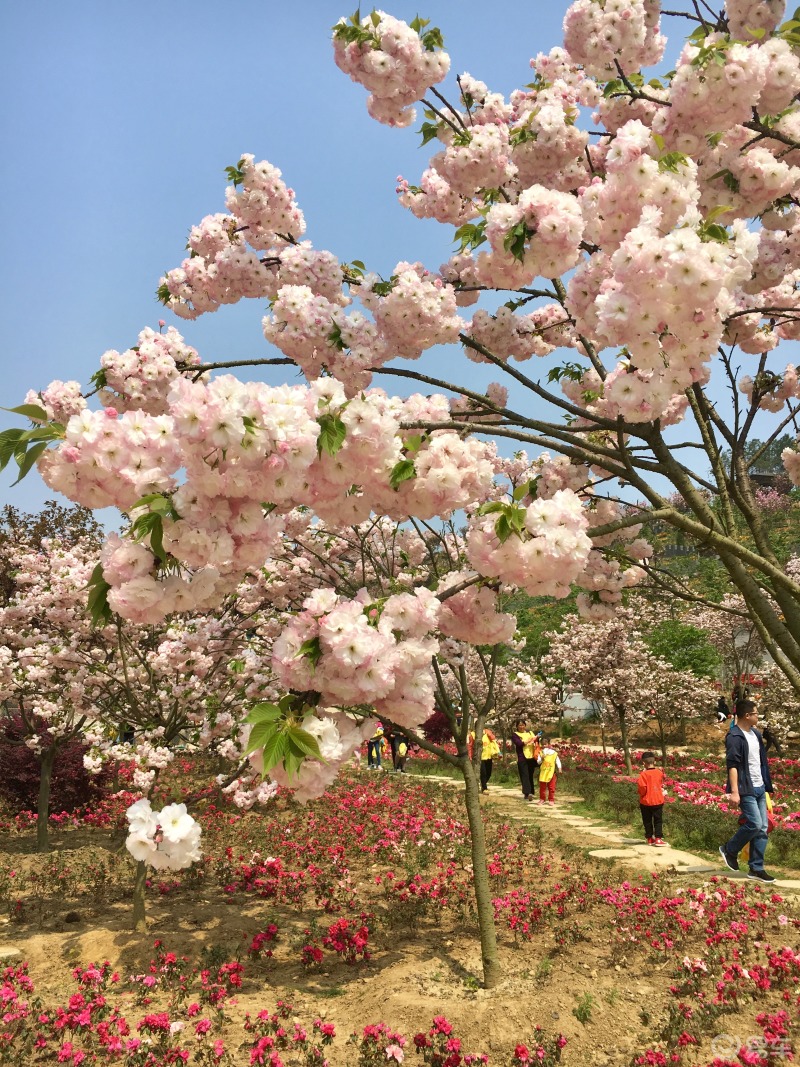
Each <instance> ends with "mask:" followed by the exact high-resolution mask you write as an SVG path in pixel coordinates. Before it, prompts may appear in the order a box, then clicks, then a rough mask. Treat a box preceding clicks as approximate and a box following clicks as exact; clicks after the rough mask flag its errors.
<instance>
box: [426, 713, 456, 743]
mask: <svg viewBox="0 0 800 1067" xmlns="http://www.w3.org/2000/svg"><path fill="white" fill-rule="evenodd" d="M422 732H423V733H424V734H425V736H426V737H427V739H428V740H429V741H432V742H433V744H434V745H445V744H447V742H448V741H452V740H453V733H452V731H451V729H450V723H449V722H448V721H447V718H446V717H445V714H444V712H441V711H438V710H437V711H434V713H433V715H431V717H430V718H429V719H426V720H425V722H424V723H423V724H422Z"/></svg>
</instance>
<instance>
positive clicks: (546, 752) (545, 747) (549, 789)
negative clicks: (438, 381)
mask: <svg viewBox="0 0 800 1067" xmlns="http://www.w3.org/2000/svg"><path fill="white" fill-rule="evenodd" d="M537 762H538V763H539V803H540V804H544V803H545V801H549V802H550V803H551V804H555V802H556V781H557V777H556V772H558V774H561V760H560V759H559V758H558V753H557V752H556V750H555V749H554V748H551V747H550V739H549V738H548V737H543V738H542V752H541V755H540V756H539V758H538V761H537Z"/></svg>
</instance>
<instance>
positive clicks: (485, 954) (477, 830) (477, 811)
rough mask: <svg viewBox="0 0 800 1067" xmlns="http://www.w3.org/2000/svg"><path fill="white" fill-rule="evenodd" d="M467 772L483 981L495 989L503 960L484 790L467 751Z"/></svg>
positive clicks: (464, 765)
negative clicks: (488, 854)
mask: <svg viewBox="0 0 800 1067" xmlns="http://www.w3.org/2000/svg"><path fill="white" fill-rule="evenodd" d="M459 762H460V766H461V773H462V774H463V775H464V803H465V805H466V808H467V821H468V822H469V833H470V841H471V844H472V885H473V888H474V890H475V903H476V904H477V907H478V928H479V930H480V937H481V959H482V960H483V984H484V987H485V988H486V989H494V987H495V986H496V985H497V984H498V982H499V981H500V974H501V972H500V961H499V960H498V958H497V932H496V930H495V926H494V910H493V908H492V894H491V891H490V889H489V871H488V869H487V866H486V838H485V835H484V832H483V818H482V816H481V799H480V798H481V792H480V786H479V784H478V780H477V778H476V777H475V771H474V769H473V766H472V763H471V762H470V761H469V759H468V758H467V756H466V753H465V754H464V755H463V756H462V757H461V759H460V761H459Z"/></svg>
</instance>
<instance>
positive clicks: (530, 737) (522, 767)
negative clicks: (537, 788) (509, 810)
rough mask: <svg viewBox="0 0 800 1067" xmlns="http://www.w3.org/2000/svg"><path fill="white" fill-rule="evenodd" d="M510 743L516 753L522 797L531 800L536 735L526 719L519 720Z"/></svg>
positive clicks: (534, 768)
mask: <svg viewBox="0 0 800 1067" xmlns="http://www.w3.org/2000/svg"><path fill="white" fill-rule="evenodd" d="M511 741H512V742H513V745H514V748H515V749H516V751H517V770H518V771H519V782H520V785H521V786H522V795H523V796H524V797H525V799H526V800H530V801H532V800H533V775H534V771H535V770H536V759H535V757H534V755H533V749H534V744H535V742H536V735H535V734H534V733H532V732H531V730H530V728H529V726H528V721H527V719H519V721H518V722H517V725H516V726H515V727H514V732H513V733H512V735H511Z"/></svg>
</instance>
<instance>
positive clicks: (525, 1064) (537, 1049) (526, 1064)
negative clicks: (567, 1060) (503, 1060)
mask: <svg viewBox="0 0 800 1067" xmlns="http://www.w3.org/2000/svg"><path fill="white" fill-rule="evenodd" d="M566 1044H567V1039H566V1038H565V1037H564V1035H563V1034H558V1035H557V1036H556V1037H551V1036H549V1035H548V1034H545V1032H544V1030H543V1029H542V1027H541V1026H537V1027H535V1029H534V1031H533V1036H532V1038H531V1039H530V1041H529V1042H528V1043H527V1044H519V1045H516V1046H515V1048H514V1056H513V1058H512V1061H511V1062H512V1064H513V1065H514V1067H517V1065H518V1067H553V1065H554V1064H556V1063H561V1053H562V1052H563V1050H564V1048H565V1047H566Z"/></svg>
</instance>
